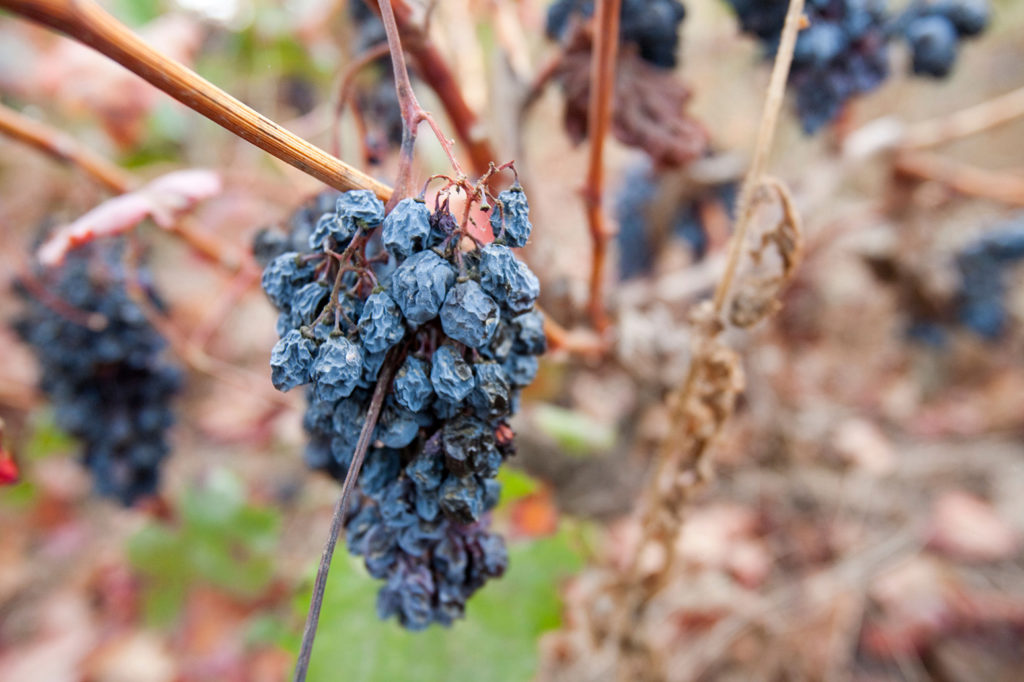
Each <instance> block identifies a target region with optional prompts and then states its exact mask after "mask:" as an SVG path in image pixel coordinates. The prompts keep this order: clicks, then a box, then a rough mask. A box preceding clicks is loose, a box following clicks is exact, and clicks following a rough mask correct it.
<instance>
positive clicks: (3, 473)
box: [0, 419, 18, 485]
mask: <svg viewBox="0 0 1024 682" xmlns="http://www.w3.org/2000/svg"><path fill="white" fill-rule="evenodd" d="M4 426H5V425H4V420H3V419H0V485H12V484H14V483H17V482H18V463H17V462H15V461H14V457H13V456H12V455H11V453H9V452H8V451H7V449H6V448H4Z"/></svg>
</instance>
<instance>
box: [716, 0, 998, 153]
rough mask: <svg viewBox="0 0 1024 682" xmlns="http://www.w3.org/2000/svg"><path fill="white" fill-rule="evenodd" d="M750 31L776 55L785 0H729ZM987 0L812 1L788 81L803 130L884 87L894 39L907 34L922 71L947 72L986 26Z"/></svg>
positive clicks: (768, 53) (914, 63) (811, 130)
mask: <svg viewBox="0 0 1024 682" xmlns="http://www.w3.org/2000/svg"><path fill="white" fill-rule="evenodd" d="M728 2H729V4H730V5H731V6H732V9H733V10H734V11H735V13H736V17H737V19H738V20H739V23H740V29H741V30H742V31H743V32H744V33H749V34H751V35H753V36H755V37H756V38H757V39H758V41H760V42H761V44H762V46H763V48H764V52H765V56H766V57H767V58H773V57H774V55H775V52H776V50H777V49H778V43H779V36H780V35H781V33H782V25H783V23H784V20H785V16H786V8H787V6H788V3H787V2H786V1H785V0H728ZM988 14H989V12H988V3H987V0H935V1H934V2H928V1H925V0H921V1H919V2H915V3H914V4H912V5H911V6H910V7H908V8H907V9H906V10H905V11H904V12H903V13H902V14H900V15H898V16H895V17H894V16H892V15H891V14H890V13H889V11H888V8H887V4H886V3H885V2H884V1H883V0H808V2H807V5H806V8H805V16H806V17H807V19H808V21H809V26H808V27H807V28H806V29H804V30H803V31H801V32H800V34H799V36H798V38H797V43H796V50H795V52H794V54H793V66H792V69H791V70H790V75H789V87H790V88H791V89H792V90H793V91H794V93H795V95H796V113H797V117H798V118H799V119H800V123H801V124H802V126H803V128H804V131H805V132H806V133H808V134H810V133H814V132H817V131H818V130H820V129H821V128H822V127H823V126H825V125H826V124H827V123H829V122H831V121H833V120H835V118H836V117H837V116H838V115H839V114H840V112H841V111H842V108H843V106H844V105H845V104H846V102H847V101H849V100H850V99H851V98H852V97H856V96H858V95H863V94H865V93H868V92H871V91H872V90H874V89H876V88H878V87H879V86H880V85H881V84H882V83H883V82H885V79H886V78H888V76H889V73H890V64H889V62H890V55H889V44H890V42H892V40H893V39H895V38H900V37H902V38H904V39H905V40H906V41H907V43H908V45H909V47H910V50H911V54H912V70H913V72H914V73H915V74H918V75H928V76H934V77H945V76H947V75H949V73H950V71H951V70H952V68H953V63H954V61H955V59H956V54H957V47H958V43H959V42H960V41H961V40H963V39H964V38H968V37H972V36H975V35H977V34H979V33H981V32H982V31H983V30H984V28H985V27H986V25H987V24H988Z"/></svg>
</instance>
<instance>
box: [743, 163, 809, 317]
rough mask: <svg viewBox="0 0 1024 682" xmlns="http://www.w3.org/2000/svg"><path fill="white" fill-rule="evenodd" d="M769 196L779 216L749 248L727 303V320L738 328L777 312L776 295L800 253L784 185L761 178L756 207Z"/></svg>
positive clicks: (793, 212)
mask: <svg viewBox="0 0 1024 682" xmlns="http://www.w3.org/2000/svg"><path fill="white" fill-rule="evenodd" d="M772 197H774V198H776V199H777V200H778V205H779V208H780V209H781V216H780V217H779V219H778V221H777V222H776V223H775V225H774V227H772V228H771V229H768V230H766V231H765V232H763V233H762V234H761V238H760V240H759V241H758V243H757V245H756V246H755V247H754V248H753V249H752V250H751V251H750V261H751V266H752V267H750V268H749V269H748V270H747V271H746V272H745V273H743V274H742V275H741V276H740V278H739V281H738V282H737V283H736V293H735V294H734V296H733V298H732V302H731V303H730V305H729V322H730V323H732V324H733V325H735V326H736V327H740V328H741V329H746V328H749V327H752V326H754V325H755V324H757V323H758V322H760V321H761V320H763V319H765V318H766V317H768V316H769V315H772V314H774V313H775V312H776V311H778V309H779V308H780V307H781V303H780V302H779V294H780V292H781V291H782V288H783V287H784V286H785V285H786V283H787V282H789V280H790V278H791V277H792V276H793V271H794V270H795V269H796V266H797V263H799V262H800V256H801V253H802V252H803V236H802V230H801V228H800V216H799V214H798V213H797V212H796V208H795V207H794V206H793V197H792V196H791V195H790V193H789V190H788V189H787V188H786V186H785V185H784V184H782V183H781V182H780V181H779V180H777V179H775V178H770V177H766V178H764V180H763V181H762V182H761V185H760V186H759V187H758V189H757V193H756V194H755V196H754V202H755V210H756V208H757V205H758V204H764V203H766V202H768V201H769V200H770V199H771V198H772ZM771 253H774V254H775V256H776V257H775V258H774V259H770V258H768V256H769V254H771ZM769 260H771V261H773V262H768V261H769Z"/></svg>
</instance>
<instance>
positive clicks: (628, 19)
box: [545, 0, 686, 69]
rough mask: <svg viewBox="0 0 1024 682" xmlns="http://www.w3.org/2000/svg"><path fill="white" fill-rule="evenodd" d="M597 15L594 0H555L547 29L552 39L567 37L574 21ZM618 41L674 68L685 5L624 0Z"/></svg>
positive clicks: (662, 0)
mask: <svg viewBox="0 0 1024 682" xmlns="http://www.w3.org/2000/svg"><path fill="white" fill-rule="evenodd" d="M593 14H594V0H556V1H555V2H554V3H552V4H551V6H550V7H548V15H547V22H546V26H545V32H546V33H547V36H548V38H550V39H551V40H558V41H561V40H565V39H566V37H567V36H568V33H569V29H570V27H571V25H572V22H573V20H574V19H575V20H580V19H584V18H589V17H591V16H593ZM619 17H620V19H619V41H620V42H621V43H623V44H625V45H631V46H633V47H635V49H636V51H637V53H638V54H639V55H640V57H641V59H643V60H644V61H645V62H648V63H649V64H653V65H655V66H660V67H662V68H666V69H671V68H674V67H675V65H676V50H677V48H678V47H679V25H680V24H681V23H682V22H683V19H685V18H686V8H685V7H683V5H682V4H681V3H680V2H678V1H677V0H622V7H621V10H620V13H619Z"/></svg>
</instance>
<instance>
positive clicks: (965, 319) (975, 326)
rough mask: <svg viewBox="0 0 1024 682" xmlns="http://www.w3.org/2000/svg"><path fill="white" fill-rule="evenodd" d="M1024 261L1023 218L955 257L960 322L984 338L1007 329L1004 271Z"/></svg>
mask: <svg viewBox="0 0 1024 682" xmlns="http://www.w3.org/2000/svg"><path fill="white" fill-rule="evenodd" d="M1022 259H1024V217H1019V218H1017V219H1016V220H1015V221H1012V222H1010V223H1008V224H1007V225H1005V226H1004V227H1002V228H1000V229H998V230H996V231H994V232H991V233H989V234H986V235H985V236H983V237H982V238H981V239H978V240H977V241H975V242H973V243H971V244H970V245H968V246H967V247H966V248H964V249H962V250H961V251H960V252H959V253H958V254H957V256H956V265H957V270H958V272H959V274H960V286H959V289H958V293H957V300H956V316H957V321H958V322H959V323H960V324H962V325H963V326H964V327H966V328H968V329H970V330H971V331H973V332H975V333H976V334H978V335H979V336H981V337H982V338H985V339H989V340H992V339H996V338H998V337H999V336H1000V335H1001V334H1002V333H1003V330H1004V329H1005V328H1006V321H1007V318H1008V317H1009V314H1008V313H1007V310H1006V275H1005V269H1006V268H1007V267H1008V266H1009V265H1010V264H1013V263H1015V262H1017V261H1020V260H1022Z"/></svg>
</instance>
